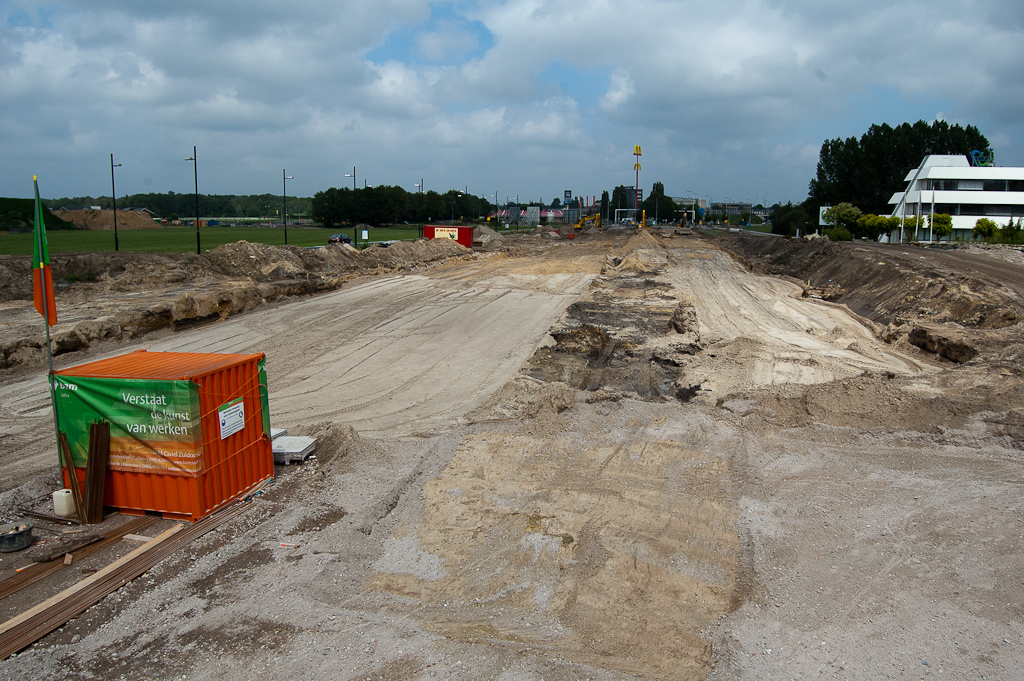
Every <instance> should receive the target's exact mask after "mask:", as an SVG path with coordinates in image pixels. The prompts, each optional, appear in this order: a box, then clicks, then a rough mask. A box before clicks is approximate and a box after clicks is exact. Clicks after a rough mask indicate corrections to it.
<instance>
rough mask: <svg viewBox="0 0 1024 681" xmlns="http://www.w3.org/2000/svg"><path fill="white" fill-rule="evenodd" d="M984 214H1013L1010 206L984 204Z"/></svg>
mask: <svg viewBox="0 0 1024 681" xmlns="http://www.w3.org/2000/svg"><path fill="white" fill-rule="evenodd" d="M985 215H1013V208H1012V206H1000V205H992V206H985Z"/></svg>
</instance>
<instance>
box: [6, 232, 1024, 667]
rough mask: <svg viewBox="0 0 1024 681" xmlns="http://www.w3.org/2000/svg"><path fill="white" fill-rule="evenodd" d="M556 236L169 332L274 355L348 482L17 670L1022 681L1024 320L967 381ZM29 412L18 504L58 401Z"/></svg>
mask: <svg viewBox="0 0 1024 681" xmlns="http://www.w3.org/2000/svg"><path fill="white" fill-rule="evenodd" d="M524 244H526V245H523V246H521V248H520V250H518V251H507V252H503V253H500V254H499V253H494V254H492V257H486V258H475V259H452V260H449V261H447V262H445V263H443V264H440V265H438V266H435V267H433V268H430V269H427V270H423V271H418V272H414V273H406V274H398V275H390V276H379V277H369V278H363V279H355V280H352V281H351V282H348V283H345V284H344V285H343V286H342V287H341V288H340V290H335V291H332V292H328V293H323V294H319V295H315V296H310V297H306V298H301V299H299V300H297V301H295V302H291V303H283V304H280V305H275V306H266V307H261V308H259V309H255V310H254V311H252V312H248V313H246V314H243V315H241V316H234V317H229V318H226V319H224V320H222V321H218V322H215V323H209V324H205V325H199V326H196V327H194V328H189V329H183V330H179V331H177V332H171V331H163V332H158V333H154V334H151V335H149V336H146V337H144V338H143V339H142V343H141V344H142V345H143V346H145V347H148V348H149V349H151V350H162V349H166V350H194V351H214V352H217V351H226V352H236V351H261V352H266V353H267V355H268V373H269V379H270V380H269V383H270V390H271V395H270V398H271V412H272V420H273V422H274V425H275V426H286V427H289V428H290V429H291V430H292V431H293V432H307V433H311V434H316V435H318V437H319V438H320V442H319V444H318V450H317V458H316V459H313V460H310V461H308V462H307V463H305V464H303V465H301V466H291V467H279V468H278V479H277V482H276V484H275V485H274V486H273V487H272V488H270V490H269V491H267V492H266V493H264V494H263V495H261V496H259V497H257V498H256V499H254V500H253V501H252V502H249V503H250V504H251V509H250V510H249V511H248V512H247V513H246V514H245V515H244V516H243V517H242V518H241V519H240V520H238V521H236V522H234V523H231V524H229V525H226V526H224V527H223V528H221V529H220V530H218V531H217V532H214V533H211V534H210V535H206V536H204V537H203V538H201V539H200V540H197V541H196V542H194V543H193V544H192V545H191V546H190V548H189V549H188V550H187V551H184V552H180V553H179V554H176V555H175V556H172V557H171V558H168V559H167V560H165V561H164V562H163V563H161V564H160V565H158V566H157V567H156V568H154V569H153V570H151V571H150V572H149V573H147V574H146V575H144V576H143V577H141V578H140V579H138V580H136V581H135V582H133V583H131V584H129V585H126V586H125V587H124V588H122V589H121V590H120V591H118V592H117V593H116V594H114V595H112V596H111V597H108V598H107V599H105V600H104V601H103V602H101V603H100V604H98V605H97V606H95V607H93V608H92V609H90V610H89V611H87V612H86V613H84V614H83V615H82V616H80V617H79V618H76V619H75V620H73V621H72V622H70V623H69V624H68V625H66V626H64V627H63V628H62V629H61V630H58V631H57V632H54V633H53V634H50V635H49V636H47V637H45V638H43V639H42V640H41V641H40V642H38V643H37V644H35V645H33V646H31V647H30V648H28V649H26V650H25V651H23V652H22V653H20V654H18V655H17V656H15V657H12V658H10V659H8V660H7V661H4V662H0V678H10V679H25V678H67V677H77V678H104V679H114V678H126V679H137V678H160V679H170V678H185V679H207V678H218V679H228V680H232V679H249V678H253V677H254V676H257V675H262V676H266V677H270V678H323V679H353V680H354V679H394V680H397V679H430V678H445V679H448V678H450V679H501V680H503V681H521V680H522V681H526V680H531V681H532V680H539V679H550V680H561V679H565V680H568V679H595V680H601V681H605V680H611V679H616V680H626V679H680V680H689V679H704V678H713V679H768V678H780V679H782V678H786V679H811V678H815V679H819V678H830V679H831V678H837V679H838V678H854V679H862V678H872V679H874V678H896V679H920V678H987V679H1015V678H1019V670H1020V669H1022V668H1024V659H1022V658H1024V623H1022V622H1024V620H1022V613H1024V561H1022V559H1021V557H1020V556H1021V548H1022V547H1024V501H1022V497H1021V494H1020V492H1021V483H1022V480H1024V467H1022V465H1021V462H1022V456H1021V448H1020V443H1021V440H1022V434H1024V429H1022V424H1024V416H1022V415H1024V411H1022V409H1024V402H1022V398H1021V379H1020V374H1021V357H1022V355H1024V353H1021V352H1020V351H1019V349H1018V348H1019V347H1020V346H1019V330H1018V329H1017V326H1016V324H1010V323H1008V322H1007V323H1003V324H1002V326H1000V327H999V328H998V329H995V330H992V329H988V330H986V331H985V333H988V334H990V335H986V336H984V338H983V340H984V342H983V343H979V344H978V348H979V349H980V355H979V357H978V358H977V359H975V360H972V361H971V362H968V363H966V364H954V363H952V362H949V361H948V360H944V359H942V358H941V357H939V356H937V355H935V354H931V353H927V352H924V351H922V350H920V349H919V348H918V347H916V346H914V345H912V344H911V343H910V342H908V340H907V338H908V335H907V334H908V333H909V332H908V331H906V330H905V331H903V332H902V333H896V332H894V331H892V327H894V326H895V324H890V322H893V319H894V318H895V317H894V316H891V317H890V318H886V319H881V318H880V319H877V320H875V321H874V322H873V321H871V320H869V319H865V318H863V317H858V316H857V315H854V314H851V313H850V311H849V309H848V307H847V306H846V305H843V304H837V303H829V302H825V301H822V300H816V299H813V298H807V297H803V292H804V287H802V286H801V285H799V284H798V283H797V280H798V279H803V278H804V277H796V278H793V279H787V278H780V277H768V276H763V275H758V274H754V273H752V272H751V271H750V270H749V269H748V268H747V267H745V266H743V264H741V262H739V261H737V260H736V259H734V258H732V257H730V256H729V255H728V254H727V253H726V252H725V251H724V250H722V248H721V247H720V246H719V245H717V244H716V243H715V242H714V241H711V240H703V239H697V238H678V237H677V238H671V239H666V240H664V241H661V240H660V239H657V238H654V237H650V236H649V235H640V236H635V237H632V238H629V235H628V234H626V233H621V232H619V233H617V232H615V231H614V230H612V231H609V232H605V233H601V234H598V235H592V236H590V237H587V238H581V239H578V240H576V241H575V242H567V241H555V242H550V243H539V242H537V241H529V240H527V241H524ZM947 255H948V254H947ZM744 257H746V258H748V259H752V258H754V255H752V252H748V253H746V254H745V256H744ZM835 257H836V258H841V259H843V262H847V261H850V258H851V257H852V256H850V255H849V253H846V252H842V253H838V255H836V256H835ZM869 257H870V258H871V259H872V260H873V261H876V262H877V260H878V257H879V256H878V255H877V254H875V253H871V254H869ZM1000 262H1002V263H1003V265H1002V266H1004V267H1014V268H1016V267H1019V265H1018V264H1015V263H1013V262H1010V261H1007V260H1000ZM818 266H820V263H819V265H818ZM855 266H856V265H855ZM951 266H952V265H950V264H948V263H944V264H943V267H947V268H948V267H951ZM836 267H839V265H836ZM808 269H810V268H809V267H808ZM827 278H831V277H827ZM812 283H814V284H819V283H825V282H812ZM989 286H990V288H991V289H992V296H991V297H992V299H995V298H997V297H998V295H1000V294H999V292H998V290H996V289H997V287H996V285H995V284H989ZM879 287H880V289H885V290H890V289H893V288H894V286H893V283H892V281H889V282H888V283H884V282H883V283H881V284H879ZM967 288H970V287H967ZM976 288H978V287H976ZM961 289H963V287H961ZM971 291H973V289H972V290H971ZM971 291H968V293H971ZM968 293H962V294H958V295H960V298H958V299H957V300H961V299H963V297H964V296H967V295H968ZM937 295H938V294H937ZM943 295H945V294H943ZM971 295H973V293H971ZM900 296H903V294H902V293H901V294H900ZM862 297H863V298H867V297H869V296H868V295H867V294H863V295H862ZM903 297H906V296H903ZM917 300H920V296H919V297H918V299H917ZM938 300H942V299H941V298H936V301H938ZM1001 304H1002V305H1003V308H1005V309H1008V308H1007V306H1012V301H1011V302H1009V303H1006V302H1005V301H1004V302H1003V303H1001ZM886 305H890V306H896V304H895V303H892V302H890V303H886ZM883 307H885V306H884V305H881V304H880V305H879V306H878V308H879V309H882V308H883ZM918 307H921V306H920V305H916V306H915V305H913V304H910V303H908V304H904V308H905V314H906V315H909V316H908V317H907V318H906V319H903V318H901V319H900V320H899V321H900V322H901V323H903V322H906V323H908V324H910V323H913V322H914V320H913V319H911V317H913V315H914V314H917V313H916V312H914V310H915V309H916V308H918ZM946 307H948V308H949V309H953V308H954V307H955V305H954V304H953V303H950V304H949V305H947V306H946ZM885 309H886V310H888V309H889V308H888V307H885ZM901 309H903V308H901ZM936 309H939V310H940V315H936V314H935V312H934V311H935V310H936ZM943 309H945V308H941V307H940V303H939V302H935V301H931V304H930V305H929V306H928V307H927V311H928V312H929V314H928V320H929V321H930V320H931V319H933V318H934V317H936V316H941V314H945V313H944V312H942V310H943ZM972 309H975V310H976V309H977V308H972ZM1005 309H1004V312H1005ZM862 314H863V313H862ZM901 314H903V313H901ZM950 314H952V313H950ZM1001 314H1002V313H1001ZM1000 318H1005V314H1003V317H1000ZM921 323H922V324H923V323H924V322H923V321H922V322H921ZM885 324H890V333H889V338H890V342H888V343H887V342H883V341H882V340H880V338H881V336H883V335H885V334H884V333H883V329H884V328H885ZM900 328H903V327H900ZM951 328H952V327H951ZM953 330H955V331H956V332H957V333H960V334H966V335H967V336H968V337H973V336H972V335H971V334H974V333H977V334H981V333H982V331H981V330H980V329H979V330H978V331H977V332H975V331H974V330H972V328H966V327H963V326H958V327H957V328H956V329H953ZM549 332H550V333H549ZM950 333H952V331H950ZM991 334H997V335H994V336H993V335H991ZM998 334H1002V335H998ZM979 337H980V336H979ZM137 346H138V342H135V343H132V342H125V341H122V342H121V343H119V344H117V345H116V347H105V346H99V345H97V346H96V347H93V348H91V349H90V350H89V351H87V352H83V353H68V354H67V355H61V356H59V357H58V363H60V364H72V363H77V362H81V361H83V360H84V359H92V358H95V357H101V356H105V355H108V354H118V353H121V352H125V351H128V350H131V349H133V348H134V347H137ZM0 413H2V414H3V417H4V418H3V426H2V429H3V430H2V431H0V461H2V470H3V476H2V477H0V482H2V489H4V490H6V491H5V492H4V493H3V494H0V503H3V504H4V505H7V506H9V505H10V504H12V503H14V502H15V501H19V500H24V499H25V498H28V497H31V496H33V495H35V496H38V495H42V494H45V493H47V492H48V491H49V490H50V489H52V484H51V483H53V482H54V481H55V475H54V473H53V471H52V469H53V467H54V466H53V463H52V460H51V459H52V458H53V455H52V451H51V449H52V445H50V444H49V440H50V439H52V434H50V433H49V432H48V431H49V430H50V429H52V422H51V421H50V420H49V419H50V415H49V411H48V409H47V402H46V395H45V384H44V381H43V379H42V378H40V377H39V376H32V375H27V374H23V373H22V374H18V373H14V374H11V375H9V376H7V377H6V378H5V379H3V381H2V382H0ZM48 484H51V486H50V487H47V485H48ZM161 522H162V523H169V522H170V521H161ZM129 549H130V547H125V548H123V549H121V550H120V553H125V552H127V550H129ZM114 553H115V554H116V553H117V552H116V551H115V552H114ZM112 559H113V557H112V556H111V555H109V554H108V555H106V556H97V558H96V563H95V564H90V563H87V562H86V563H83V565H82V566H80V567H77V568H76V569H77V571H78V572H77V573H76V571H75V570H71V571H70V572H69V573H67V574H65V576H64V577H63V579H64V580H65V582H64V583H65V584H66V583H71V582H73V581H75V579H80V578H82V577H83V576H84V575H85V574H88V571H89V570H90V569H95V568H96V567H98V566H102V565H103V564H106V563H107V562H110V560H112ZM18 564H19V563H18V558H17V556H16V555H4V556H3V557H0V576H5V575H7V574H10V572H11V570H12V569H13V568H14V567H15V566H16V565H18ZM76 574H77V576H76ZM59 587H60V584H59V583H55V584H52V585H45V586H44V585H40V586H39V587H37V588H34V589H32V590H28V591H27V592H23V593H21V594H19V595H18V596H17V597H16V598H15V597H9V598H8V599H5V600H4V601H2V602H0V610H3V616H4V617H9V616H11V615H13V614H16V613H17V612H20V611H21V610H24V609H25V608H27V607H29V606H30V605H31V604H32V602H33V599H36V602H37V601H38V600H41V599H42V598H45V597H46V596H48V595H50V593H53V592H55V591H56V590H58V589H59Z"/></svg>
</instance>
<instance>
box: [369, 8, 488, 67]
mask: <svg viewBox="0 0 1024 681" xmlns="http://www.w3.org/2000/svg"><path fill="white" fill-rule="evenodd" d="M493 46H494V35H493V34H492V33H491V32H490V31H489V30H487V27H486V26H484V25H483V24H482V23H480V22H479V21H470V20H468V19H466V17H465V16H463V15H461V14H459V13H458V12H457V11H456V10H455V7H454V6H453V5H452V3H447V2H445V3H436V4H432V5H431V6H430V18H429V19H428V20H427V21H424V22H423V23H420V24H416V25H415V26H403V27H402V28H399V29H397V30H395V31H392V32H391V33H390V34H389V35H388V36H387V38H386V39H385V40H384V44H383V45H381V46H380V47H378V48H376V49H374V50H371V51H370V52H369V53H367V55H366V58H367V59H369V60H370V61H373V62H376V63H383V62H386V61H391V60H393V61H398V62H401V63H403V64H407V65H409V66H420V65H431V66H437V65H441V66H459V65H461V64H463V63H465V62H467V61H470V60H473V59H480V58H481V57H483V56H484V54H485V53H486V52H487V50H489V49H490V48H491V47H493Z"/></svg>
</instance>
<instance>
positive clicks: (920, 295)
mask: <svg viewBox="0 0 1024 681" xmlns="http://www.w3.org/2000/svg"><path fill="white" fill-rule="evenodd" d="M719 243H720V245H721V246H722V247H723V248H725V249H726V250H728V251H729V252H730V253H732V254H733V255H734V256H736V257H738V259H739V260H740V261H741V262H743V263H744V264H746V265H747V266H748V267H749V268H750V269H752V270H753V271H754V272H758V273H762V274H776V275H786V276H790V277H794V278H796V279H798V280H799V281H800V282H802V283H803V285H804V287H805V295H806V294H807V293H808V292H809V291H813V290H822V291H825V290H832V291H835V292H836V295H834V296H829V298H828V299H829V300H831V301H833V302H836V303H840V304H843V305H846V306H847V307H849V308H850V309H851V310H853V311H854V312H856V313H857V314H859V315H861V316H863V317H865V318H867V319H870V320H871V321H874V322H877V323H879V324H881V325H883V326H884V325H890V329H902V330H903V333H901V334H900V335H901V336H903V337H906V334H907V333H910V332H912V331H913V329H914V328H915V327H917V326H921V325H929V326H931V327H934V325H936V324H945V325H953V326H955V327H958V328H959V327H966V328H967V329H971V330H974V331H975V333H972V334H971V335H972V338H973V339H974V340H975V341H977V342H980V343H983V344H987V345H988V346H990V347H988V349H989V350H990V351H995V350H997V349H998V348H999V347H1001V346H1002V345H1003V344H1005V343H1006V342H1008V340H1007V339H1006V338H1002V339H999V338H997V336H994V335H993V334H991V333H977V332H978V331H989V330H1005V334H1004V335H1006V334H1009V335H1010V336H1013V337H1015V336H1017V335H1019V322H1020V320H1021V319H1024V306H1022V305H1021V304H1020V303H1019V302H1018V299H1017V298H1015V297H1014V296H1013V295H1012V291H1009V290H1007V289H1005V288H1003V287H1000V286H999V283H1001V282H997V281H992V280H989V279H987V278H986V277H985V275H984V274H982V273H981V272H980V271H978V270H976V269H974V268H973V266H972V265H971V264H969V263H963V264H959V265H957V266H948V265H947V264H945V263H944V262H942V261H941V260H939V259H938V258H937V257H933V255H935V256H938V255H939V254H938V253H934V252H933V251H931V250H930V249H923V248H918V247H915V246H912V245H909V244H906V245H903V246H899V245H893V246H888V247H885V248H884V249H882V250H880V249H879V248H878V247H877V245H867V246H864V245H859V244H839V243H833V242H831V241H828V240H827V239H814V240H805V239H778V238H765V237H756V238H753V237H724V238H722V239H721V240H720V241H719ZM1008 266H1009V267H1013V266H1012V265H1008ZM819 297H822V296H819ZM888 336H889V337H887V340H888V341H889V342H893V341H895V340H896V336H895V335H894V334H893V333H891V332H890V333H889V334H888ZM990 341H991V342H990ZM979 349H982V348H981V347H979ZM961 354H962V353H961ZM968 354H969V353H968Z"/></svg>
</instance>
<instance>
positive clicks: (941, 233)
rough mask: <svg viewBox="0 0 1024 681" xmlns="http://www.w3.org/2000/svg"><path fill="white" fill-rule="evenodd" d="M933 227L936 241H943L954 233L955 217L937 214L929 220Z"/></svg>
mask: <svg viewBox="0 0 1024 681" xmlns="http://www.w3.org/2000/svg"><path fill="white" fill-rule="evenodd" d="M929 221H930V222H931V227H932V234H934V235H935V238H936V239H942V238H945V237H947V236H949V235H950V233H951V232H952V231H953V216H951V215H947V214H946V213H936V214H935V215H933V216H931V218H929Z"/></svg>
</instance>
